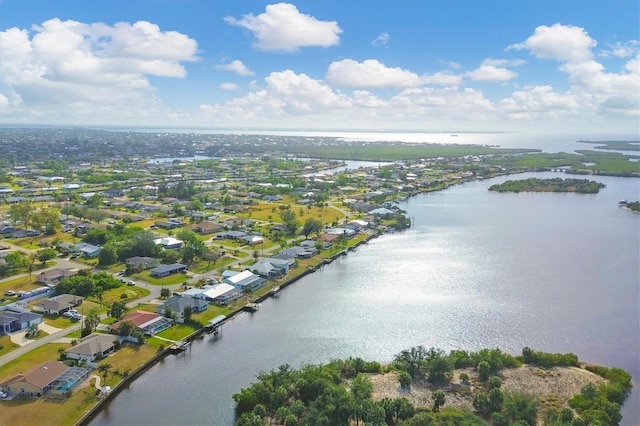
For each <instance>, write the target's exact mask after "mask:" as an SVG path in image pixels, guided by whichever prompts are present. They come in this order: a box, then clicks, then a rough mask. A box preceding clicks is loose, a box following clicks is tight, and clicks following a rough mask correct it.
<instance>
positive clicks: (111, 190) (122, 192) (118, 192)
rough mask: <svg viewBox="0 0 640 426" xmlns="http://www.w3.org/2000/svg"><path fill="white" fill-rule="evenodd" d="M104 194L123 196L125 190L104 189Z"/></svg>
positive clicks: (110, 196)
mask: <svg viewBox="0 0 640 426" xmlns="http://www.w3.org/2000/svg"><path fill="white" fill-rule="evenodd" d="M102 195H103V196H104V197H107V198H116V197H123V196H124V191H123V190H121V189H107V190H106V191H102Z"/></svg>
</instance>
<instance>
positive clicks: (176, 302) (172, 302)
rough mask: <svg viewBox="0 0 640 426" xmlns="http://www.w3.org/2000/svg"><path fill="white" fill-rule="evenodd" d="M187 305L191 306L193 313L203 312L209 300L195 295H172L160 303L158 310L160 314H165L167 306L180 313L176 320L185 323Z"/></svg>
mask: <svg viewBox="0 0 640 426" xmlns="http://www.w3.org/2000/svg"><path fill="white" fill-rule="evenodd" d="M187 307H189V308H191V312H193V313H196V312H202V311H206V310H207V308H208V307H209V302H208V301H207V300H205V299H200V298H195V297H188V296H186V297H183V296H172V297H170V298H168V299H167V300H165V301H164V302H163V303H162V304H161V305H158V307H157V308H156V312H157V313H159V314H160V315H164V314H165V312H166V310H167V308H169V309H170V310H171V312H175V313H176V314H177V315H178V317H177V318H176V320H177V321H178V322H179V323H183V322H184V310H185V309H186V308H187Z"/></svg>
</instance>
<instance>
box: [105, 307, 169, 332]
mask: <svg viewBox="0 0 640 426" xmlns="http://www.w3.org/2000/svg"><path fill="white" fill-rule="evenodd" d="M125 321H129V322H131V323H132V324H133V325H134V326H135V327H136V328H137V329H139V330H140V331H142V332H143V333H144V334H147V335H149V336H153V335H154V334H157V333H160V332H161V331H163V330H166V329H167V328H169V327H171V326H172V325H173V324H174V320H173V319H171V318H166V317H163V316H162V315H159V314H156V313H154V312H148V311H135V312H131V313H129V314H127V315H125V316H124V317H122V318H120V321H118V322H115V323H113V324H111V327H110V330H111V331H112V332H117V331H118V329H119V328H120V326H121V325H122V323H123V322H125Z"/></svg>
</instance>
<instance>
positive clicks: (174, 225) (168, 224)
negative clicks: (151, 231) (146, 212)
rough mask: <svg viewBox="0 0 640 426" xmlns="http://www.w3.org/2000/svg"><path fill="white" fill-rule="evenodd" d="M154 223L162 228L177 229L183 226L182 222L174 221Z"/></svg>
mask: <svg viewBox="0 0 640 426" xmlns="http://www.w3.org/2000/svg"><path fill="white" fill-rule="evenodd" d="M154 225H155V226H157V227H158V228H162V229H176V228H179V227H180V226H182V225H181V224H179V223H176V222H172V221H157V222H155V223H154Z"/></svg>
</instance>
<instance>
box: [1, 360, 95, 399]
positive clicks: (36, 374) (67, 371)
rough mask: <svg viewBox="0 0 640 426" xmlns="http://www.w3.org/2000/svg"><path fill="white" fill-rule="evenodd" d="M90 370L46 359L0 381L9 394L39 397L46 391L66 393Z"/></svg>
mask: <svg viewBox="0 0 640 426" xmlns="http://www.w3.org/2000/svg"><path fill="white" fill-rule="evenodd" d="M90 372H91V370H89V369H87V368H81V367H69V366H68V365H66V364H63V363H61V362H60V361H47V362H45V363H44V364H40V365H37V366H35V367H34V368H32V369H31V370H29V371H28V372H26V373H24V374H18V375H16V376H14V377H12V378H10V379H9V380H7V381H5V382H3V383H0V389H2V391H3V392H5V393H7V394H9V396H35V397H40V396H43V395H45V394H48V393H66V392H68V391H71V390H73V389H75V388H76V387H77V386H78V385H79V384H81V383H82V382H84V381H85V380H86V379H87V378H88V377H89V373H90Z"/></svg>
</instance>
